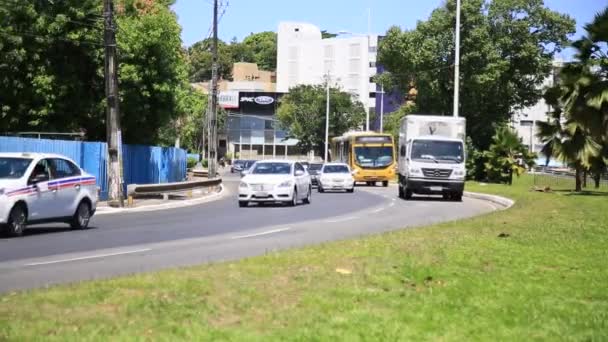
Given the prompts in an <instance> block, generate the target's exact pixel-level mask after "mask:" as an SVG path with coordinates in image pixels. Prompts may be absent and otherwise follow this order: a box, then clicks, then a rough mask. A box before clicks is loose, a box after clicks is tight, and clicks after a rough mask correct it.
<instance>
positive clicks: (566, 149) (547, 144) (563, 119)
mask: <svg viewBox="0 0 608 342" xmlns="http://www.w3.org/2000/svg"><path fill="white" fill-rule="evenodd" d="M561 92H562V89H560V87H553V88H549V89H548V90H547V91H546V93H545V101H546V102H547V104H548V105H549V106H551V107H552V108H553V111H552V112H550V113H549V121H547V122H542V121H541V122H537V128H538V133H537V136H538V137H539V138H540V140H541V142H542V143H543V148H542V150H541V153H542V154H543V155H545V156H546V157H547V159H549V158H550V157H552V156H553V157H556V158H557V159H559V160H561V161H563V162H564V163H566V164H568V165H570V166H572V167H573V168H574V170H575V172H576V176H575V184H576V185H575V187H576V189H575V191H582V188H583V172H584V170H586V169H588V168H589V167H590V166H591V160H592V158H594V157H597V156H598V155H599V151H600V146H599V145H598V143H597V142H596V141H595V140H594V139H593V137H592V136H591V135H589V134H587V132H586V130H585V129H584V128H583V126H581V125H580V123H579V122H577V121H576V120H573V119H567V116H564V115H563V112H562V109H561V106H560V94H561Z"/></svg>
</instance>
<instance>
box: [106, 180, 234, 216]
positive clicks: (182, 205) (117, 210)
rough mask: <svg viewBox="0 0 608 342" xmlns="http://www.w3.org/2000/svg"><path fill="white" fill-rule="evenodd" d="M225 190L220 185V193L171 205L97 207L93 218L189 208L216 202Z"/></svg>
mask: <svg viewBox="0 0 608 342" xmlns="http://www.w3.org/2000/svg"><path fill="white" fill-rule="evenodd" d="M225 189H226V188H225V187H224V185H223V184H220V191H218V192H215V193H212V194H210V195H208V196H204V197H200V198H196V199H191V200H185V201H179V202H173V203H161V204H154V205H148V206H142V207H137V208H111V207H98V208H97V212H96V213H95V216H99V215H109V214H128V213H138V212H146V211H156V210H168V209H177V208H185V207H190V206H193V205H197V204H203V203H206V202H210V201H213V200H216V199H217V198H219V197H221V196H222V194H224V192H225Z"/></svg>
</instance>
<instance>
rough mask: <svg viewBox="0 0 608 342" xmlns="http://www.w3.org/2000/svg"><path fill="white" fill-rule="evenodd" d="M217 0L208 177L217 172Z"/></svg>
mask: <svg viewBox="0 0 608 342" xmlns="http://www.w3.org/2000/svg"><path fill="white" fill-rule="evenodd" d="M217 1H218V0H213V51H212V52H213V59H212V60H213V64H212V66H211V117H210V120H209V125H210V130H209V137H208V139H209V160H208V162H209V178H215V177H216V172H217V164H216V163H217V78H218V75H217V69H218V66H217Z"/></svg>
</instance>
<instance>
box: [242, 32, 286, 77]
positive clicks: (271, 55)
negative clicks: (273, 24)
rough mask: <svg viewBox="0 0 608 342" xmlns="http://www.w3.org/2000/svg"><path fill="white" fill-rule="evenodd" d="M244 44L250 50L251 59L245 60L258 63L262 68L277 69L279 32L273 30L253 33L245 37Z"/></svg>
mask: <svg viewBox="0 0 608 342" xmlns="http://www.w3.org/2000/svg"><path fill="white" fill-rule="evenodd" d="M242 45H243V46H244V47H245V48H246V50H247V51H248V52H249V55H246V56H247V57H249V58H252V59H251V60H243V62H250V63H256V64H257V65H258V67H259V68H260V69H262V70H270V71H274V70H276V69H277V34H276V33H275V32H271V31H264V32H259V33H252V34H250V35H248V36H247V37H245V39H243V43H242Z"/></svg>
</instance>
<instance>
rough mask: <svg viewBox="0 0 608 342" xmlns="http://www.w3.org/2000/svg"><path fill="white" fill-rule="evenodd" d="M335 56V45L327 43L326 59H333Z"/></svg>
mask: <svg viewBox="0 0 608 342" xmlns="http://www.w3.org/2000/svg"><path fill="white" fill-rule="evenodd" d="M333 58H334V46H333V45H326V46H325V59H333Z"/></svg>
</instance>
